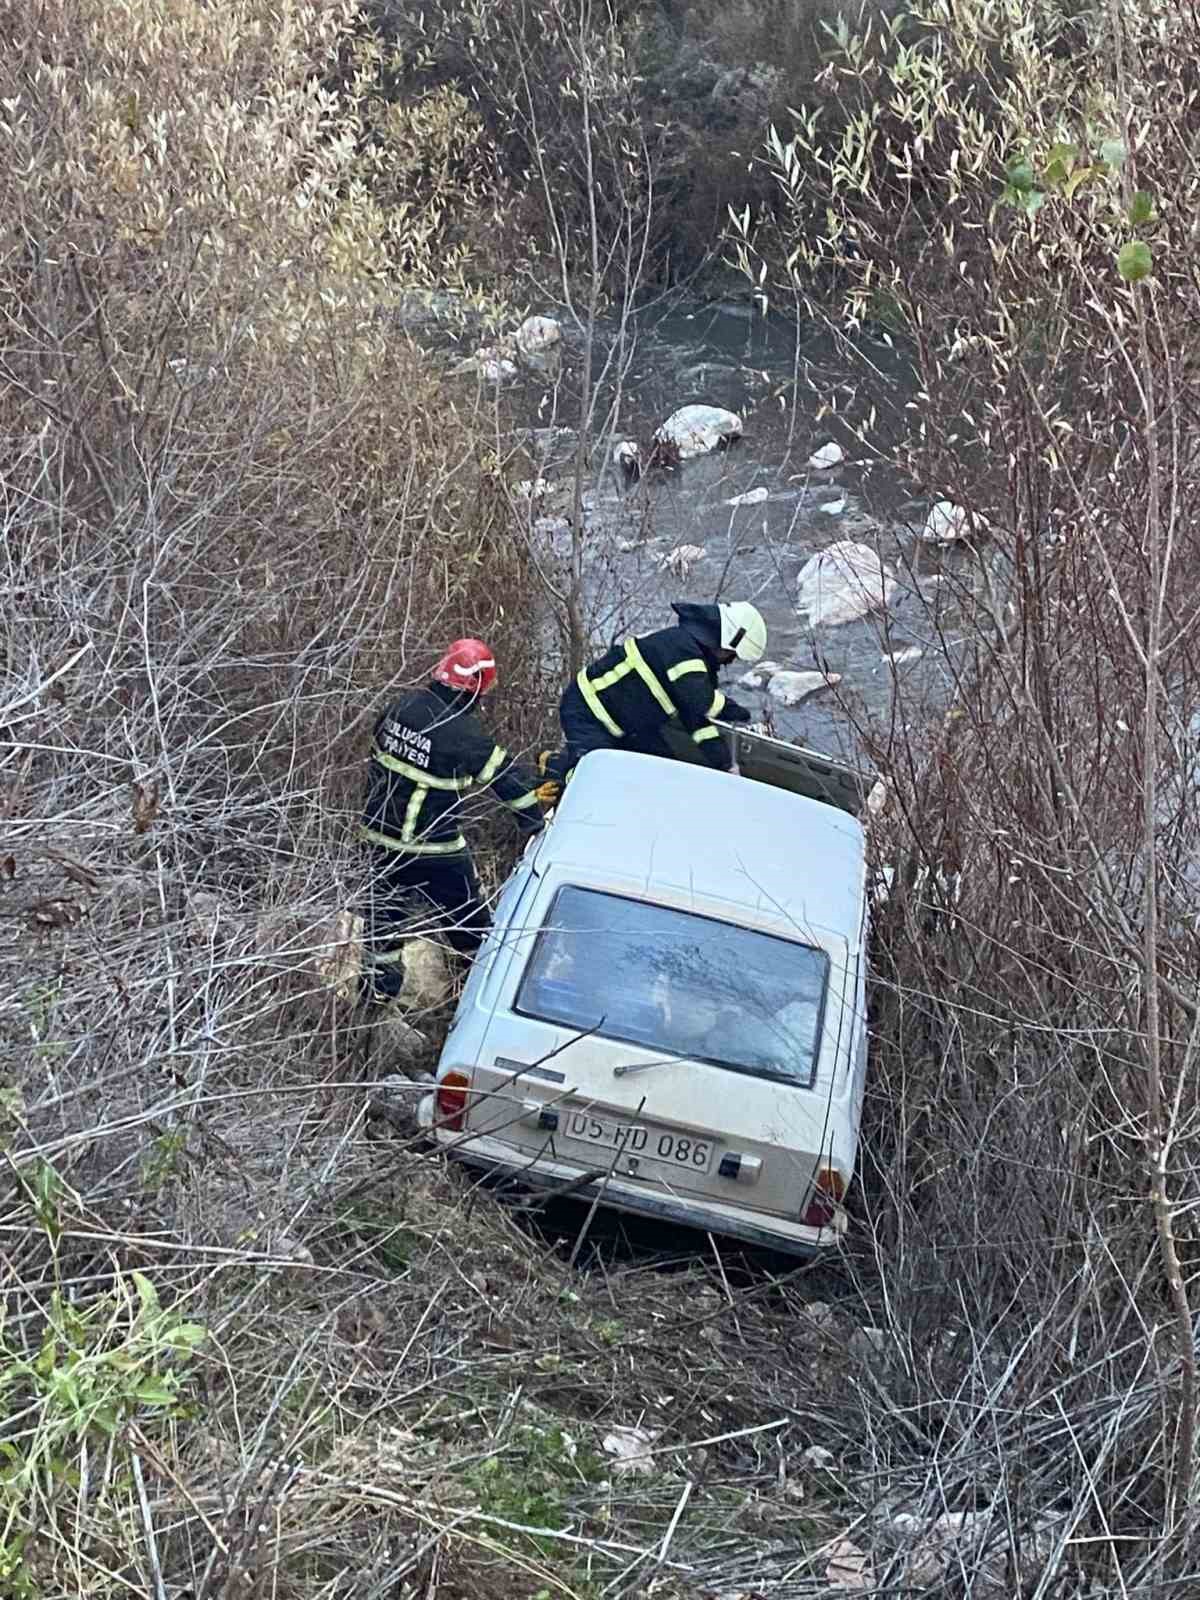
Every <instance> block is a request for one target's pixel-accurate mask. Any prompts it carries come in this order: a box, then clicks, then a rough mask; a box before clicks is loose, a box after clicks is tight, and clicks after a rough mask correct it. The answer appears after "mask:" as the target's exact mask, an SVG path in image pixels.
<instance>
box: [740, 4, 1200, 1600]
mask: <svg viewBox="0 0 1200 1600" xmlns="http://www.w3.org/2000/svg"><path fill="white" fill-rule="evenodd" d="M920 21H921V24H922V28H921V31H920V32H919V33H915V34H913V35H912V36H911V38H910V39H909V42H905V40H904V39H903V38H902V37H900V36H898V35H897V34H895V33H894V32H892V31H890V30H888V29H886V28H882V29H881V28H879V27H874V28H869V27H866V26H864V27H863V28H862V29H861V30H860V31H859V32H858V33H857V34H856V35H848V36H847V38H846V40H845V41H844V49H843V50H842V51H841V52H840V53H839V55H838V56H837V58H836V59H835V60H834V61H833V63H832V64H831V65H830V67H829V68H828V71H827V74H826V79H825V82H824V83H823V84H821V85H819V86H818V90H817V93H816V96H815V97H814V99H813V102H812V103H811V106H810V107H801V108H800V111H799V112H798V116H797V120H796V122H795V124H794V128H793V133H794V137H793V138H790V139H785V138H784V137H782V136H777V137H776V138H775V140H774V145H773V155H772V157H771V160H770V166H771V170H772V171H773V172H774V175H775V178H776V181H777V184H778V187H779V203H780V206H781V207H782V210H783V212H784V214H786V216H787V218H788V227H787V230H786V237H785V240H784V243H785V244H786V245H787V246H788V247H789V248H791V249H794V251H795V254H794V256H793V257H792V260H791V263H790V266H791V269H792V270H791V271H790V272H784V273H781V274H778V275H777V279H776V281H777V283H778V285H779V288H780V290H781V291H782V292H786V293H787V294H788V295H793V294H794V295H795V296H797V297H798V298H799V299H800V300H801V301H802V302H804V303H806V304H807V305H808V307H809V309H810V310H812V311H813V313H814V314H815V315H817V316H820V317H822V318H824V319H826V320H827V321H830V322H831V324H832V325H834V326H836V327H837V328H838V330H839V331H841V332H842V333H844V334H846V335H847V336H849V337H850V338H857V337H859V336H860V335H861V333H862V331H863V329H864V327H869V326H870V325H871V324H872V322H874V324H875V326H876V328H878V325H879V323H880V322H881V321H886V323H887V325H888V326H889V327H891V328H892V330H893V331H894V332H897V331H898V332H899V333H900V334H901V335H902V336H904V337H905V340H906V343H905V348H906V349H907V350H908V351H909V353H910V355H911V360H912V365H913V371H914V378H915V382H914V384H913V386H912V388H911V389H898V390H897V391H896V393H895V394H893V395H891V396H888V395H884V396H883V397H882V398H881V397H880V396H879V395H878V394H877V395H875V396H872V402H871V403H874V402H878V409H879V411H880V412H882V411H883V410H884V409H885V408H886V409H888V410H890V411H891V412H892V416H891V417H890V418H889V422H890V423H891V424H892V425H893V426H895V427H897V428H898V429H899V431H900V433H901V437H902V439H903V441H904V442H903V444H902V447H901V449H900V450H899V451H898V452H896V453H895V454H894V455H893V457H892V459H893V462H894V464H895V465H898V466H899V467H900V468H901V470H902V471H903V472H904V474H905V475H906V476H907V478H908V480H909V482H910V484H911V485H912V487H913V488H914V489H915V490H916V491H918V492H919V493H921V494H922V495H923V496H928V498H929V499H930V500H938V499H942V498H949V499H952V500H954V501H956V502H958V503H960V504H962V505H964V506H965V507H967V508H968V510H969V511H970V512H972V513H973V514H974V515H975V516H976V517H977V518H978V519H979V523H978V524H977V527H978V529H979V530H980V531H979V532H978V534H977V536H976V537H975V538H974V539H973V540H972V541H971V543H970V544H969V545H968V546H967V548H966V549H965V550H964V551H963V553H962V554H961V555H959V556H957V557H954V558H952V559H951V560H950V562H949V563H948V566H949V569H950V572H949V576H948V579H947V582H948V585H949V589H950V591H951V593H952V594H954V595H955V599H956V600H957V602H958V604H957V607H954V606H952V607H951V608H950V614H951V616H952V617H953V620H954V622H955V626H954V627H953V629H952V632H953V634H954V635H955V636H956V637H955V638H954V639H953V640H944V641H943V643H944V644H945V645H946V647H947V648H946V651H945V654H946V656H947V658H948V659H949V660H950V661H951V662H953V663H954V667H953V670H952V671H951V672H950V673H949V675H948V676H949V681H948V683H947V690H948V698H949V702H950V705H949V711H948V715H946V716H945V717H944V718H938V719H936V720H935V721H934V722H933V724H932V726H931V725H930V723H929V722H928V720H927V719H926V718H925V716H924V715H923V713H922V708H920V707H918V706H917V705H916V704H915V703H913V702H912V701H911V700H908V699H906V698H905V696H904V694H903V692H901V693H900V699H899V703H898V706H897V711H896V715H895V717H894V718H893V721H892V723H891V725H890V726H889V727H887V728H873V729H870V730H867V732H868V737H869V738H870V740H871V743H872V747H873V750H874V753H875V755H876V756H877V758H878V760H879V761H880V763H881V764H882V765H883V766H884V767H885V769H886V770H887V771H888V772H889V774H890V776H891V778H892V780H893V783H894V786H895V801H894V805H893V810H892V813H891V816H890V819H889V820H888V822H887V823H886V824H885V825H884V827H883V828H882V831H881V834H880V839H879V848H880V851H881V855H882V858H883V859H884V860H887V861H889V862H891V863H893V864H894V866H895V868H896V875H895V880H894V883H893V889H892V894H891V897H890V900H889V903H888V905H887V907H886V910H885V911H884V912H883V914H882V915H881V917H880V921H879V926H878V929H877V958H878V970H879V978H880V982H879V986H878V991H877V998H876V1019H875V1035H876V1040H877V1055H876V1061H877V1076H876V1086H877V1087H876V1094H875V1097H874V1104H873V1113H872V1118H871V1124H872V1133H873V1138H872V1140H871V1143H870V1146H869V1148H870V1149H871V1151H872V1153H873V1160H874V1162H875V1167H876V1170H875V1175H874V1179H873V1182H872V1183H870V1184H869V1185H868V1201H869V1204H870V1207H871V1210H872V1212H873V1216H872V1232H873V1240H874V1246H875V1262H874V1264H873V1268H872V1270H870V1271H869V1272H867V1273H866V1274H865V1275H864V1279H863V1293H864V1294H865V1295H868V1296H870V1297H871V1298H872V1299H873V1301H874V1303H875V1304H876V1306H882V1308H883V1315H882V1325H883V1326H885V1327H886V1329H887V1333H888V1338H887V1343H886V1351H887V1356H886V1361H885V1366H886V1371H887V1380H886V1383H885V1385H884V1387H883V1388H881V1389H880V1390H879V1392H878V1395H877V1397H876V1398H877V1399H878V1400H879V1410H878V1412H877V1413H876V1402H875V1400H872V1401H871V1402H870V1403H869V1404H868V1405H867V1406H865V1408H864V1409H865V1410H866V1411H868V1412H869V1413H871V1414H873V1415H875V1417H876V1420H875V1422H874V1423H873V1424H872V1426H874V1427H875V1428H876V1429H877V1430H878V1436H879V1438H880V1440H881V1441H882V1440H886V1441H887V1445H886V1450H885V1448H884V1447H883V1446H882V1444H881V1450H880V1458H881V1460H882V1459H883V1457H884V1455H885V1454H886V1456H887V1461H886V1467H885V1469H884V1470H883V1472H882V1477H881V1481H880V1486H879V1487H880V1492H881V1493H883V1494H892V1495H895V1494H896V1493H897V1492H900V1491H901V1490H902V1492H903V1493H904V1494H905V1495H906V1496H914V1495H916V1496H920V1497H922V1499H923V1508H924V1510H925V1511H926V1512H927V1514H929V1515H934V1514H937V1513H941V1512H944V1511H953V1512H958V1511H962V1510H974V1509H979V1508H981V1507H982V1508H985V1509H986V1510H987V1512H988V1514H989V1516H990V1517H991V1518H992V1520H993V1523H994V1526H995V1527H996V1528H997V1529H998V1530H1002V1535H1001V1536H1002V1538H1003V1539H1004V1540H1005V1541H1007V1544H1008V1546H1009V1547H1010V1548H1011V1549H1012V1550H1013V1551H1016V1550H1018V1549H1021V1548H1027V1547H1029V1545H1030V1543H1031V1541H1033V1542H1035V1543H1036V1535H1037V1530H1038V1528H1039V1526H1041V1525H1042V1522H1043V1521H1044V1519H1046V1518H1047V1517H1052V1516H1061V1517H1062V1518H1063V1519H1065V1520H1064V1522H1063V1524H1062V1526H1063V1528H1064V1529H1065V1531H1064V1532H1063V1536H1062V1539H1061V1541H1060V1542H1059V1544H1058V1547H1057V1551H1056V1554H1055V1557H1054V1563H1055V1564H1054V1568H1053V1571H1054V1574H1055V1582H1056V1583H1058V1584H1059V1585H1060V1587H1059V1588H1057V1589H1055V1590H1054V1591H1053V1592H1056V1593H1074V1592H1103V1593H1109V1592H1113V1591H1114V1590H1117V1589H1119V1590H1120V1592H1122V1593H1127V1594H1131V1595H1132V1594H1138V1595H1150V1594H1159V1593H1166V1592H1169V1589H1170V1587H1171V1586H1172V1585H1181V1586H1185V1587H1186V1586H1187V1585H1188V1584H1191V1583H1194V1582H1195V1575H1196V1571H1197V1564H1198V1563H1200V1548H1198V1547H1197V1545H1196V1541H1195V1532H1194V1527H1195V1525H1194V1518H1193V1513H1192V1512H1191V1511H1190V1510H1189V1509H1188V1507H1189V1506H1191V1505H1192V1504H1194V1500H1195V1490H1194V1484H1195V1442H1196V1441H1195V1426H1196V1350H1195V1333H1194V1306H1195V1294H1196V1286H1195V1250H1196V1247H1195V1243H1194V1230H1195V1223H1194V1215H1195V1209H1196V1205H1197V1201H1198V1200H1200V1193H1198V1191H1197V1189H1196V1173H1195V1164H1194V1161H1193V1159H1192V1156H1191V1154H1190V1152H1191V1150H1192V1149H1194V1141H1195V1138H1196V1135H1197V1131H1198V1129H1200V1096H1198V1094H1197V1079H1196V1054H1195V1038H1196V1032H1195V1025H1196V1020H1197V1017H1198V1015H1200V1011H1198V1009H1197V1005H1198V998H1200V997H1198V996H1197V992H1196V986H1195V972H1196V958H1197V949H1196V936H1195V920H1194V904H1195V879H1194V872H1193V870H1192V868H1191V862H1192V861H1193V860H1194V858H1195V851H1196V847H1197V843H1198V842H1200V839H1198V836H1197V830H1196V797H1197V792H1198V791H1197V774H1198V770H1200V769H1198V768H1197V765H1196V753H1197V752H1196V732H1195V725H1194V705H1195V700H1196V686H1197V673H1196V668H1197V654H1196V647H1197V633H1196V613H1195V606H1194V595H1195V593H1196V586H1197V582H1198V581H1200V527H1198V525H1197V520H1196V514H1195V509H1194V508H1195V504H1196V471H1197V461H1198V459H1200V456H1198V454H1197V442H1198V441H1197V436H1196V431H1195V418H1194V407H1193V406H1192V404H1191V402H1190V400H1189V399H1188V384H1189V375H1190V373H1191V371H1192V370H1193V368H1194V364H1195V361H1196V356H1197V351H1196V349H1195V337H1194V333H1193V330H1194V329H1195V328H1196V326H1197V312H1198V310H1200V307H1197V305H1196V299H1195V284H1194V274H1193V273H1192V270H1191V259H1192V253H1193V248H1194V246H1193V241H1192V217H1193V215H1194V209H1195V203H1196V196H1197V189H1198V186H1200V168H1197V166H1196V163H1195V161H1194V158H1193V155H1192V153H1191V152H1192V141H1191V137H1190V132H1189V131H1188V130H1191V129H1192V128H1193V126H1194V123H1195V120H1196V108H1195V96H1194V91H1193V88H1192V86H1191V83H1190V79H1189V75H1188V71H1187V69H1186V68H1185V67H1184V66H1182V65H1181V64H1182V63H1186V62H1187V61H1190V59H1191V58H1192V56H1193V54H1194V51H1195V48H1196V44H1197V38H1196V33H1195V18H1194V17H1192V16H1191V15H1187V16H1184V15H1182V14H1180V13H1178V12H1176V11H1172V10H1170V9H1164V8H1160V7H1158V6H1157V5H1155V4H1147V5H1137V6H1134V7H1133V8H1122V9H1121V11H1120V13H1119V14H1118V13H1117V12H1116V11H1114V13H1113V15H1112V17H1111V18H1109V19H1108V23H1107V28H1106V32H1105V33H1104V35H1103V37H1102V38H1100V39H1099V40H1097V39H1095V38H1093V39H1092V40H1091V42H1090V48H1091V50H1092V55H1091V57H1090V61H1091V70H1090V71H1089V73H1088V74H1087V75H1086V80H1085V78H1084V77H1082V76H1081V74H1080V71H1079V64H1078V60H1077V59H1076V58H1074V57H1073V55H1072V52H1071V49H1070V45H1071V43H1072V40H1073V39H1074V37H1075V35H1074V32H1073V30H1074V28H1075V19H1074V18H1072V17H1070V16H1066V15H1064V14H1063V13H1062V12H1061V10H1060V8H1057V7H1054V6H1045V7H1039V8H1037V9H1036V10H1035V11H1034V12H1033V13H1032V14H1030V13H1027V11H1026V10H1025V9H1023V8H1020V7H1015V6H1011V5H1009V4H1008V3H1007V0H983V3H980V4H972V5H970V6H968V7H966V8H965V9H964V8H962V7H959V6H957V5H956V6H946V5H942V4H940V3H937V4H932V5H929V6H926V7H923V8H922V9H921V13H920ZM843 92H844V95H845V96H846V97H847V98H849V99H850V100H852V101H853V102H854V103H855V104H856V105H858V106H859V107H860V108H861V109H860V112H859V114H858V115H857V116H856V117H855V118H854V119H851V120H850V121H847V120H846V119H845V118H844V117H839V116H838V115H837V112H836V108H835V109H834V111H833V113H832V114H830V112H829V99H830V97H831V96H832V95H835V94H836V95H838V96H839V97H840V96H841V95H842V94H843ZM822 96H824V99H822V98H821V97H822ZM1139 242H1140V244H1141V245H1143V246H1145V248H1146V250H1147V252H1148V255H1149V257H1152V260H1153V267H1154V273H1153V277H1152V278H1149V279H1147V278H1145V277H1144V276H1143V275H1142V273H1141V267H1142V265H1143V261H1142V255H1141V250H1140V249H1138V250H1134V251H1133V253H1132V254H1130V250H1129V247H1132V246H1133V245H1135V244H1137V243H1139ZM1123 251H1124V252H1125V253H1124V254H1122V252H1123ZM752 253H753V252H752V250H750V249H748V253H747V258H746V265H747V266H748V267H749V266H751V265H753V267H754V270H757V267H758V263H757V262H753V263H752V262H751V259H750V256H751V255H752ZM831 264H832V265H834V266H836V267H837V269H838V271H839V272H840V273H841V274H842V278H843V282H844V283H845V285H846V286H847V287H846V293H845V297H844V300H843V301H842V303H841V304H839V305H838V306H837V307H836V309H835V312H834V315H833V316H832V318H831V317H830V313H829V308H828V306H827V305H825V304H822V303H820V301H819V296H818V294H817V293H816V292H815V286H817V285H820V286H822V287H824V286H825V285H827V283H828V281H829V280H828V278H827V277H826V276H825V273H826V269H827V268H828V267H829V266H830V265H831ZM861 415H862V416H863V417H864V419H867V418H868V416H869V404H868V402H866V401H865V400H864V401H863V403H862V405H861ZM870 420H871V421H874V420H875V419H874V418H871V419H870ZM862 431H863V436H864V441H865V443H866V445H867V447H868V449H875V448H877V445H876V441H877V439H878V437H879V435H878V434H877V433H876V432H875V431H874V430H873V428H872V427H871V426H869V424H868V422H867V421H866V420H864V425H863V430H862ZM956 589H957V593H955V591H956ZM1049 1581H1050V1579H1049V1576H1048V1575H1044V1577H1043V1583H1048V1582H1049ZM1090 1586H1095V1587H1094V1588H1093V1587H1090ZM1038 1592H1040V1593H1046V1592H1049V1591H1048V1590H1047V1589H1046V1588H1045V1587H1043V1588H1041V1589H1040V1590H1039V1591H1038Z"/></svg>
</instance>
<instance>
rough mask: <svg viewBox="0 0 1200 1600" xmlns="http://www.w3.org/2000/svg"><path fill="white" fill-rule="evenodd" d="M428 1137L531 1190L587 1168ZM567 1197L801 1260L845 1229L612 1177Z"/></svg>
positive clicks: (429, 1119) (494, 1145) (423, 1119)
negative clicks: (663, 1191)
mask: <svg viewBox="0 0 1200 1600" xmlns="http://www.w3.org/2000/svg"><path fill="white" fill-rule="evenodd" d="M418 1121H419V1122H420V1124H421V1126H422V1127H424V1128H427V1129H428V1128H432V1124H433V1096H432V1095H427V1096H426V1097H425V1098H424V1100H422V1102H421V1104H420V1106H419V1107H418ZM433 1136H434V1138H435V1139H436V1140H437V1141H438V1143H439V1144H440V1145H444V1146H449V1147H452V1154H453V1155H454V1157H455V1159H456V1160H458V1161H463V1162H465V1163H466V1164H467V1165H468V1166H471V1167H476V1168H479V1169H480V1170H482V1171H484V1172H489V1173H496V1174H501V1175H503V1176H504V1177H508V1178H514V1179H516V1180H517V1181H518V1182H520V1183H523V1184H526V1185H527V1186H528V1187H529V1188H531V1189H548V1190H554V1189H559V1188H562V1187H563V1186H564V1185H565V1184H574V1182H575V1180H576V1179H577V1178H579V1177H580V1175H581V1174H582V1173H583V1172H584V1171H585V1170H586V1169H585V1168H582V1167H576V1166H571V1165H569V1164H568V1163H566V1162H564V1161H551V1160H546V1159H544V1158H543V1159H541V1160H539V1161H538V1162H537V1164H536V1165H534V1166H531V1165H530V1164H529V1160H528V1158H527V1157H526V1156H525V1155H523V1154H522V1153H520V1152H518V1151H515V1150H513V1149H512V1147H511V1146H510V1145H506V1144H504V1143H503V1142H502V1141H500V1140H499V1139H489V1138H488V1137H487V1136H486V1135H483V1134H481V1135H480V1136H479V1137H478V1138H475V1139H470V1140H469V1141H468V1142H466V1143H464V1144H459V1142H458V1141H459V1140H460V1139H461V1138H462V1135H461V1134H454V1133H443V1132H438V1131H436V1130H435V1131H434V1134H433ZM570 1198H571V1199H572V1200H581V1201H583V1202H584V1203H585V1204H590V1203H591V1202H592V1201H594V1200H599V1202H600V1204H601V1205H604V1206H607V1207H609V1208H610V1209H611V1210H613V1211H627V1212H629V1213H630V1214H631V1215H633V1216H640V1217H651V1218H654V1219H656V1220H657V1221H659V1222H667V1223H672V1224H675V1225H678V1226H681V1227H685V1228H699V1229H701V1230H702V1231H704V1232H706V1233H717V1234H721V1235H722V1236H723V1237H725V1238H730V1239H738V1240H741V1242H742V1243H743V1244H751V1245H757V1246H759V1247H760V1248H762V1249H767V1250H781V1251H784V1252H786V1253H787V1254H789V1255H795V1256H800V1257H803V1258H805V1259H811V1258H812V1257H813V1256H818V1255H821V1254H823V1253H824V1252H825V1251H827V1250H831V1249H833V1248H835V1247H836V1246H837V1245H838V1244H840V1243H841V1240H842V1236H843V1235H844V1234H845V1231H846V1222H845V1217H844V1215H843V1216H841V1217H840V1218H839V1221H838V1222H837V1223H834V1224H832V1225H831V1226H830V1227H827V1228H810V1227H806V1226H805V1225H804V1224H803V1223H801V1222H791V1221H789V1220H788V1219H787V1218H786V1217H772V1216H768V1215H767V1214H766V1213H765V1212H762V1211H757V1212H751V1211H749V1210H748V1209H746V1208H743V1207H741V1206H732V1205H725V1204H723V1203H721V1202H718V1201H714V1200H684V1199H680V1198H678V1197H669V1196H666V1195H662V1194H655V1193H651V1192H650V1191H649V1190H646V1189H642V1188H640V1187H634V1186H633V1185H631V1184H629V1183H628V1182H625V1181H623V1180H621V1179H617V1178H612V1179H610V1180H609V1181H608V1182H607V1183H606V1182H604V1180H603V1179H597V1180H596V1181H595V1182H593V1183H588V1184H583V1185H580V1186H579V1187H578V1188H575V1187H573V1188H572V1189H571V1193H570Z"/></svg>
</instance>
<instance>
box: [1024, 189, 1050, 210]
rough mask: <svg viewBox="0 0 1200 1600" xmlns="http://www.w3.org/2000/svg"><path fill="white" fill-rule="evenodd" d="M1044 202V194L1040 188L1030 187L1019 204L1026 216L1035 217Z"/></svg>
mask: <svg viewBox="0 0 1200 1600" xmlns="http://www.w3.org/2000/svg"><path fill="white" fill-rule="evenodd" d="M1045 203H1046V196H1045V195H1044V194H1043V193H1042V191H1041V190H1040V189H1031V190H1030V191H1029V193H1028V194H1026V195H1024V196H1023V197H1022V201H1021V205H1022V209H1023V210H1024V212H1025V215H1026V216H1027V217H1036V216H1037V214H1038V212H1039V211H1040V210H1041V209H1042V207H1043V205H1045Z"/></svg>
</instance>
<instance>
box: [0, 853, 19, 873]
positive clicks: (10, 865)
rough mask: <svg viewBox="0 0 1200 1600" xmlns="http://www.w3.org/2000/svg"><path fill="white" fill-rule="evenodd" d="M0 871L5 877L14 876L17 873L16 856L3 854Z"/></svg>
mask: <svg viewBox="0 0 1200 1600" xmlns="http://www.w3.org/2000/svg"><path fill="white" fill-rule="evenodd" d="M0 872H2V873H3V874H4V876H5V877H6V878H15V877H16V875H17V861H16V857H15V856H5V858H4V860H3V861H0Z"/></svg>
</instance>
